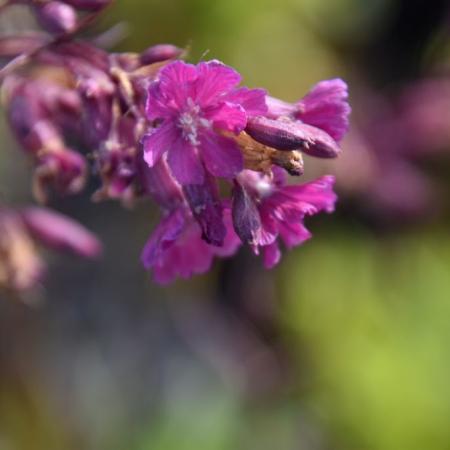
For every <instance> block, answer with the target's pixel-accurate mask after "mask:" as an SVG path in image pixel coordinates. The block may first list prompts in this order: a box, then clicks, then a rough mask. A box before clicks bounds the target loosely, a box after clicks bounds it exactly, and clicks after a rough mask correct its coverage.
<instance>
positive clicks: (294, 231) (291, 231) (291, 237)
mask: <svg viewBox="0 0 450 450" xmlns="http://www.w3.org/2000/svg"><path fill="white" fill-rule="evenodd" d="M279 231H280V236H281V238H282V239H283V242H284V243H285V245H286V247H287V248H292V247H296V246H298V245H301V244H303V242H305V241H307V240H308V239H310V238H311V237H312V234H311V232H310V231H309V230H307V229H306V228H305V226H304V225H303V222H280V224H279Z"/></svg>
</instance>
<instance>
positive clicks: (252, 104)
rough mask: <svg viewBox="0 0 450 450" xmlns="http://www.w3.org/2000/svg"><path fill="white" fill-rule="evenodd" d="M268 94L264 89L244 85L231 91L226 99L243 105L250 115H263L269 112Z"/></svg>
mask: <svg viewBox="0 0 450 450" xmlns="http://www.w3.org/2000/svg"><path fill="white" fill-rule="evenodd" d="M266 95H267V92H266V91H265V90H264V89H249V88H246V87H242V88H238V89H234V90H233V91H231V92H230V93H229V94H228V95H227V96H226V99H227V101H228V102H230V103H237V104H238V105H240V106H242V107H243V108H244V110H245V112H246V113H247V115H248V116H261V115H264V114H266V113H267V104H266Z"/></svg>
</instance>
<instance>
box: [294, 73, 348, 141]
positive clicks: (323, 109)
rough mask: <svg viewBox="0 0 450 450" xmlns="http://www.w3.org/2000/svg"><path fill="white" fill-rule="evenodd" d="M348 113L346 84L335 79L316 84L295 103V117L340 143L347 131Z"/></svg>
mask: <svg viewBox="0 0 450 450" xmlns="http://www.w3.org/2000/svg"><path fill="white" fill-rule="evenodd" d="M350 112H351V108H350V105H349V104H348V88H347V83H345V81H343V80H341V79H340V78H335V79H332V80H325V81H321V82H319V83H317V84H316V85H315V86H314V87H313V88H312V89H311V90H310V91H309V93H308V94H306V95H305V97H303V98H302V99H301V100H300V101H299V102H298V103H297V112H296V113H295V117H296V118H297V119H300V120H302V121H303V122H305V123H307V124H309V125H313V126H315V127H317V128H321V129H322V130H324V131H326V132H327V133H328V134H329V135H330V136H331V137H332V138H333V139H334V140H336V141H340V140H341V139H342V138H343V136H344V135H345V133H346V132H347V131H348V128H349V115H350Z"/></svg>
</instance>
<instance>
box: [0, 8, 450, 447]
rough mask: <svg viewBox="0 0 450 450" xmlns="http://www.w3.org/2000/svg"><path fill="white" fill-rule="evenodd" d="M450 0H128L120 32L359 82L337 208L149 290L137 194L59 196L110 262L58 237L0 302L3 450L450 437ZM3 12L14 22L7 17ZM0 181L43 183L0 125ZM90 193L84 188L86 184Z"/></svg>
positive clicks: (245, 64)
mask: <svg viewBox="0 0 450 450" xmlns="http://www.w3.org/2000/svg"><path fill="white" fill-rule="evenodd" d="M448 9H449V7H448V2H447V1H446V0H429V1H427V2H423V1H419V0H365V1H361V0H276V1H275V0H246V1H245V2H244V1H242V0H227V1H222V0H219V1H210V0H170V1H167V0H166V1H162V0H145V1H144V0H117V1H116V3H115V4H114V6H113V7H112V8H111V9H110V10H109V11H108V14H107V15H106V16H105V17H104V19H103V21H102V22H101V23H100V24H98V30H99V31H100V30H106V29H108V27H110V26H112V25H114V24H116V23H118V22H119V23H123V26H122V28H121V29H122V30H123V38H121V39H120V40H119V42H118V43H117V45H116V48H117V49H118V50H132V51H137V50H143V49H144V48H146V47H147V46H149V45H151V44H155V43H162V42H164V43H165V42H169V43H173V44H176V45H178V46H181V47H184V46H188V47H189V48H190V54H189V59H190V60H192V61H198V60H199V59H200V58H219V59H221V60H223V61H224V62H226V63H228V64H230V65H232V66H234V67H236V68H237V69H238V70H239V71H240V72H241V73H242V74H243V77H244V80H245V83H246V85H249V86H254V87H259V86H261V87H266V88H267V89H268V90H269V91H270V92H271V94H272V95H274V96H277V97H281V98H283V99H285V100H290V101H294V100H296V99H298V98H300V97H301V96H302V95H304V93H305V92H306V91H307V90H308V89H309V88H310V87H311V86H312V85H313V84H314V83H315V82H317V81H319V80H321V79H327V78H332V77H342V78H344V79H345V80H347V81H348V83H349V85H350V98H351V104H352V106H353V114H352V129H351V132H350V134H349V135H348V137H347V138H346V139H345V141H344V144H343V147H344V154H343V156H342V158H340V159H339V160H337V161H332V162H331V163H327V164H323V163H320V164H318V163H317V162H315V161H313V160H311V159H308V160H307V161H306V163H307V165H306V167H307V170H306V173H307V176H308V178H312V177H313V176H316V175H318V174H320V173H334V174H336V176H337V178H338V185H337V189H338V191H339V193H340V201H339V203H338V209H337V212H336V214H335V215H333V216H323V217H317V218H311V219H310V220H309V221H308V225H309V227H310V228H311V229H312V230H313V232H314V238H313V240H311V241H310V242H308V243H306V244H305V245H304V246H303V247H301V248H298V249H296V250H294V251H292V252H291V253H290V254H286V255H285V256H284V258H283V261H282V264H280V265H279V267H277V268H276V269H275V270H273V271H271V272H266V271H265V270H264V269H263V268H262V264H261V261H259V260H257V259H256V258H255V257H253V256H252V255H251V254H250V252H249V251H246V250H242V251H241V252H240V253H239V255H238V256H237V257H236V258H234V259H232V260H227V261H222V262H217V263H216V264H215V266H214V269H213V270H212V271H211V272H210V273H209V274H208V275H205V276H200V277H197V278H195V279H193V280H190V281H183V282H177V283H175V284H173V285H172V286H169V287H163V288H161V287H158V286H156V285H155V284H153V283H152V281H151V277H150V276H149V275H148V274H147V273H145V272H144V271H143V269H142V267H141V266H140V263H139V253H140V249H141V247H142V246H143V244H144V243H145V241H146V239H147V236H148V235H149V233H150V232H151V230H152V229H153V227H154V225H155V224H156V223H157V213H156V209H155V208H154V207H153V206H152V205H151V204H147V203H145V204H139V205H137V207H136V208H134V209H133V210H124V209H122V207H120V206H119V205H117V204H115V203H112V202H111V203H101V204H92V203H91V202H90V200H89V193H87V194H86V195H84V196H77V197H75V198H68V199H57V198H55V199H53V200H52V202H51V206H53V207H55V208H56V209H58V210H60V211H63V212H65V213H67V214H69V215H71V216H73V217H75V218H77V219H79V220H80V221H82V222H83V223H84V224H85V225H87V226H88V227H89V228H91V229H92V230H94V231H95V232H97V233H98V234H99V235H100V236H101V237H102V239H103V242H104V245H105V252H104V255H103V258H102V260H101V261H100V262H97V263H91V262H85V261H80V260H78V259H75V258H70V257H62V256H61V255H59V256H55V255H54V254H49V255H48V259H49V262H50V271H49V277H48V279H47V281H46V282H45V284H44V285H43V286H42V287H41V288H40V289H39V290H38V291H36V292H34V293H33V295H31V296H29V297H27V299H26V300H24V299H21V300H19V299H15V298H9V297H7V296H6V295H3V298H2V299H1V301H0V450H16V449H17V450H41V449H42V450H44V449H45V450H62V449H64V450H71V449H77V450H80V449H83V450H85V449H86V450H91V449H92V450H116V449H117V450H123V449H127V450H172V449H173V450H191V449H192V450H194V449H195V450H203V449H205V450H228V449H230V450H231V449H233V450H239V449H242V450H253V449H255V450H256V449H258V450H264V449H268V450H269V449H270V450H278V449H279V450H303V449H305V450H331V449H333V450H441V449H442V450H444V449H450V383H449V380H450V234H449V231H448V227H449V223H450V215H449V212H450V211H449V206H450V204H449V202H448V194H449V190H450V181H449V176H450V164H449V161H450V157H449V156H450V87H449V86H450V77H449V69H450V14H449V11H448ZM0 24H1V25H2V26H3V27H7V26H10V25H11V24H10V23H8V24H5V23H4V22H2V21H1V20H0ZM0 135H1V142H2V151H1V154H0V180H1V181H0V188H1V191H0V192H1V195H2V198H3V199H4V200H6V201H8V202H9V203H11V204H17V205H20V204H24V203H29V202H30V201H31V197H30V194H29V185H30V179H31V169H30V167H29V165H28V163H27V160H26V158H25V157H24V156H23V155H22V153H21V152H20V150H19V149H18V147H17V145H16V144H15V143H14V141H13V140H12V138H11V135H10V134H9V132H8V130H7V127H6V125H5V122H4V120H2V122H1V130H0ZM94 190H95V185H92V186H91V189H90V192H91V193H92V192H93V191H94Z"/></svg>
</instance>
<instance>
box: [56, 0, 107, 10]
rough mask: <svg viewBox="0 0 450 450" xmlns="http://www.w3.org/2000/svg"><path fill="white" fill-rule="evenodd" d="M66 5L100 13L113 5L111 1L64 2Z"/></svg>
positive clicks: (72, 0)
mask: <svg viewBox="0 0 450 450" xmlns="http://www.w3.org/2000/svg"><path fill="white" fill-rule="evenodd" d="M64 3H67V4H69V5H72V6H73V7H74V8H77V9H83V10H85V11H94V12H95V11H99V10H101V9H102V8H105V7H106V6H108V5H109V4H110V3H111V0H64Z"/></svg>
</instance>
